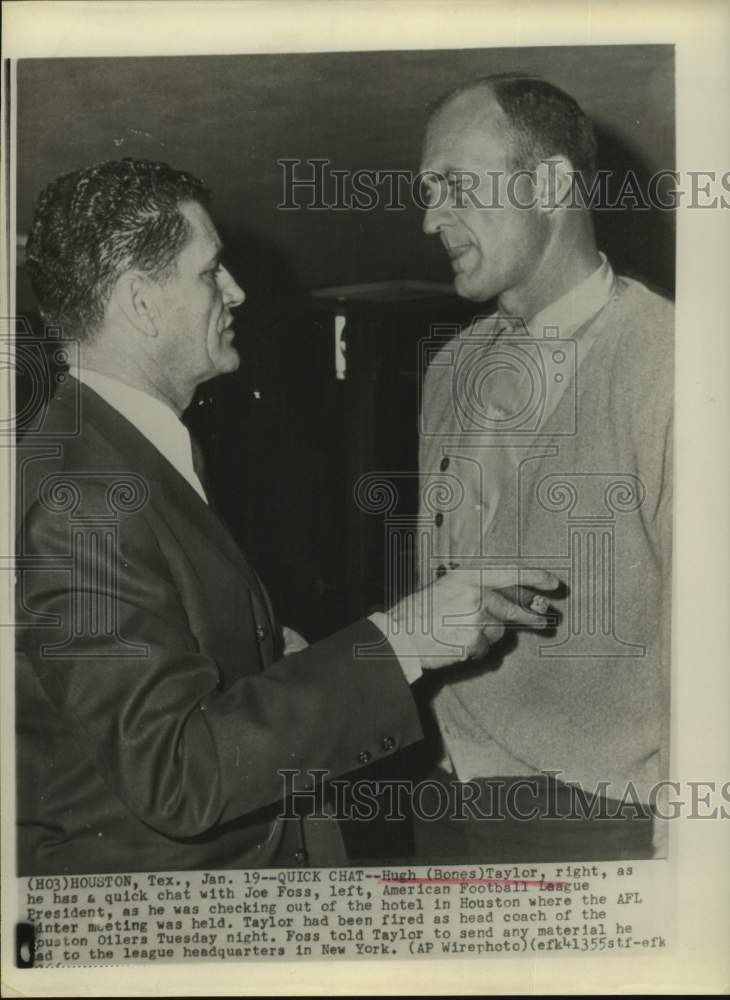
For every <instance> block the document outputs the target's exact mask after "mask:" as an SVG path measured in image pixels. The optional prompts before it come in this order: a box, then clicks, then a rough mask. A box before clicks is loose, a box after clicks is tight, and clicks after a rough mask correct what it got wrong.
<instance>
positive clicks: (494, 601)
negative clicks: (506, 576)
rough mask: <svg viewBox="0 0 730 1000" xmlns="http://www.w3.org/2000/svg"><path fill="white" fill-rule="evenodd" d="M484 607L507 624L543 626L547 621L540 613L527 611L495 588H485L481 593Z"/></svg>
mask: <svg viewBox="0 0 730 1000" xmlns="http://www.w3.org/2000/svg"><path fill="white" fill-rule="evenodd" d="M482 599H483V601H484V605H483V606H484V608H485V609H486V611H488V612H489V614H490V615H491V616H492V617H493V618H496V619H497V620H498V621H502V622H506V623H507V624H508V625H532V626H543V625H546V624H547V622H546V620H545V618H544V617H542V616H541V615H538V614H535V612H534V611H527V610H526V609H525V608H523V607H521V606H520V605H519V604H516V603H514V602H513V601H510V600H508V599H507V598H506V597H504V596H503V595H502V594H499V593H497V591H496V590H485V591H484V592H483V593H482Z"/></svg>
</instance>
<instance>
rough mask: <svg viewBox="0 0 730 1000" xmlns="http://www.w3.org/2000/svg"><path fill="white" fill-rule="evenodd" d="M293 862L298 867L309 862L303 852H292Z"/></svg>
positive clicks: (305, 853)
mask: <svg viewBox="0 0 730 1000" xmlns="http://www.w3.org/2000/svg"><path fill="white" fill-rule="evenodd" d="M294 860H295V861H296V863H297V864H298V865H303V864H304V863H305V861H308V860H309V855H308V854H307V852H306V851H305V850H299V851H294Z"/></svg>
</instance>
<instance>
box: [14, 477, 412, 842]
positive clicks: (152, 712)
mask: <svg viewBox="0 0 730 1000" xmlns="http://www.w3.org/2000/svg"><path fill="white" fill-rule="evenodd" d="M84 493H85V499H84V506H85V511H86V512H90V513H91V514H93V513H94V511H95V509H96V510H103V509H104V503H105V499H104V494H105V487H104V486H103V484H96V485H95V484H94V483H93V482H90V483H87V484H86V486H85V491H84ZM115 546H116V552H117V554H118V558H117V559H116V560H115V563H116V569H115V570H114V571H110V561H109V559H108V556H105V555H104V553H103V551H102V550H101V548H100V547H99V546H98V545H97V546H93V545H89V546H87V548H86V550H85V551H84V552H83V553H82V554H81V556H80V557H78V558H77V559H76V560H75V564H74V568H73V570H69V521H68V514H63V513H58V514H55V513H53V512H49V511H48V510H47V509H41V507H40V506H39V504H38V503H37V502H36V504H35V505H34V506H33V507H32V508H31V509H30V510H29V512H28V513H27V515H26V518H25V523H24V532H23V548H24V554H25V555H26V556H30V557H33V556H34V555H38V556H42V557H43V562H44V568H43V569H42V570H38V571H29V572H27V573H24V574H23V585H22V594H21V606H22V608H23V610H24V612H25V618H26V621H27V620H28V617H30V618H32V619H33V621H34V622H35V623H36V624H35V625H30V626H29V625H26V626H24V627H22V629H21V634H22V638H21V645H22V647H23V649H24V651H25V652H26V654H27V655H28V657H29V659H30V660H31V663H32V666H33V669H34V671H35V673H36V676H37V678H38V680H39V682H40V684H41V686H42V688H43V690H44V692H45V695H46V697H47V698H48V699H49V700H50V701H51V702H52V703H53V705H54V706H55V709H56V710H57V711H58V712H59V713H60V714H61V716H62V717H63V718H64V719H65V720H66V722H67V723H68V729H69V733H70V734H71V738H73V739H75V740H76V741H77V743H78V744H79V745H80V747H81V749H82V750H83V752H84V753H85V754H86V755H87V756H88V757H89V758H90V759H91V760H92V761H93V762H94V764H95V766H96V768H97V769H98V771H99V772H100V773H101V774H102V776H103V778H104V781H105V782H106V784H107V785H108V787H110V789H111V790H112V791H113V792H114V794H115V795H116V796H118V797H119V799H121V800H122V801H123V802H124V803H125V805H126V806H127V808H128V809H130V810H131V812H132V813H134V815H136V816H137V817H138V818H139V819H141V820H142V821H143V822H144V823H146V824H148V825H149V826H150V827H152V828H153V829H156V830H158V831H159V832H161V833H163V834H166V835H168V836H173V837H189V836H196V835H198V834H200V833H203V832H204V831H206V830H209V829H210V828H211V827H213V826H214V825H215V824H217V823H220V822H222V821H226V820H229V819H235V818H237V817H240V816H243V815H245V814H247V813H249V812H251V811H253V810H256V809H258V808H261V807H263V806H266V805H268V804H271V803H273V802H276V801H278V800H279V799H281V798H282V797H283V795H284V789H285V786H284V782H283V779H282V777H281V776H280V775H279V773H278V771H279V769H289V770H291V769H301V770H303V771H306V770H308V769H318V770H326V771H328V772H329V777H335V776H337V775H339V774H342V773H345V772H347V771H350V770H353V769H356V768H358V767H360V766H362V765H363V764H365V763H368V762H369V761H375V760H377V759H378V758H381V757H384V756H387V755H388V754H389V753H392V752H393V751H394V750H397V749H398V748H399V747H401V746H404V745H407V744H409V743H412V742H414V741H416V740H417V739H419V738H420V737H421V730H420V725H419V722H418V716H417V712H416V708H415V704H414V701H413V698H412V696H411V693H410V689H409V687H408V684H407V682H406V680H405V678H404V676H403V673H402V670H401V669H400V667H399V665H398V661H397V658H396V657H395V656H394V654H393V652H392V650H391V649H390V647H389V645H388V644H387V642H383V643H381V644H380V646H379V650H380V654H379V655H375V656H368V657H366V658H363V657H362V656H358V655H357V652H356V647H357V646H358V645H371V646H375V645H377V644H378V642H379V640H381V639H382V638H383V637H382V635H381V633H380V632H379V630H378V629H377V628H376V627H375V626H374V625H372V624H371V623H370V622H367V621H361V622H358V623H356V624H355V625H352V626H350V627H349V628H347V629H345V630H343V631H342V632H339V633H337V634H336V635H334V636H331V637H330V638H328V639H326V640H324V641H323V642H319V643H317V644H315V645H313V646H311V647H309V648H308V649H306V650H304V651H303V652H301V653H297V654H294V655H293V656H290V657H288V658H287V659H286V660H280V661H278V662H276V663H274V664H272V665H270V666H269V667H268V668H267V669H265V670H261V664H260V660H259V649H258V648H257V646H256V643H255V642H253V643H252V644H251V645H250V646H249V645H246V646H245V648H241V649H240V661H241V670H240V674H239V673H236V675H235V677H233V678H231V677H230V676H229V677H228V678H227V679H224V678H223V677H222V674H221V670H220V669H219V664H217V663H216V661H215V659H214V658H213V657H212V656H211V655H209V654H207V653H206V651H205V650H204V649H201V647H200V645H199V642H198V639H197V638H196V635H195V634H194V632H193V630H192V628H191V626H190V623H189V620H188V616H187V614H186V610H185V608H184V606H183V602H182V600H181V595H180V589H179V587H178V586H177V584H176V581H175V579H174V578H173V574H172V571H171V568H170V563H169V561H168V559H167V558H166V556H165V553H164V552H163V550H162V547H161V545H160V540H159V537H158V535H157V533H156V531H155V530H154V527H153V524H152V523H151V522H150V519H149V517H148V516H146V515H144V516H143V515H142V514H139V513H138V514H130V515H124V516H122V517H121V518H120V520H119V527H118V536H117V542H116V543H115ZM54 559H57V560H58V570H56V569H54V568H53V566H52V563H53V561H54ZM49 563H50V564H51V566H50V568H49ZM69 573H70V577H71V580H70V585H69ZM222 586H225V583H222ZM241 589H242V597H245V595H246V590H245V587H242V588H241ZM242 604H243V605H244V606H242V607H241V614H242V615H246V614H250V608H249V607H246V606H245V600H242ZM38 615H41V616H43V617H42V618H38V617H37V616H38ZM39 623H41V624H39ZM236 654H238V651H237V650H236Z"/></svg>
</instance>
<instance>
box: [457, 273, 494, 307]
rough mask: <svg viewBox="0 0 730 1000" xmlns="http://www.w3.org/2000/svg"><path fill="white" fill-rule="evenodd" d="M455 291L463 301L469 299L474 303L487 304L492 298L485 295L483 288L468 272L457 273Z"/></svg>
mask: <svg viewBox="0 0 730 1000" xmlns="http://www.w3.org/2000/svg"><path fill="white" fill-rule="evenodd" d="M454 291H455V292H456V294H457V295H458V296H459V297H460V298H462V299H469V300H470V301H472V302H486V301H487V299H489V298H492V296H490V295H485V294H484V289H483V286H482V285H480V283H479V282H478V281H476V280H475V279H474V277H473V276H472V275H470V274H469V273H468V272H466V271H457V273H456V274H455V275H454Z"/></svg>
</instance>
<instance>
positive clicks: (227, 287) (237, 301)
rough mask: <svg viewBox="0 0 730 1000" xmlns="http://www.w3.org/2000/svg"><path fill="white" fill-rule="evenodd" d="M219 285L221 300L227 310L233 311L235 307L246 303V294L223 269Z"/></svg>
mask: <svg viewBox="0 0 730 1000" xmlns="http://www.w3.org/2000/svg"><path fill="white" fill-rule="evenodd" d="M221 285H222V289H221V290H222V292H223V299H224V301H225V303H226V305H227V306H228V307H229V308H231V309H235V308H236V306H240V305H241V304H242V303H243V302H245V301H246V293H245V292H244V290H243V289H242V288H241V286H240V285H239V284H238V282H237V281H236V279H235V278H234V277H233V275H232V274H231V272H230V271H229V270H228V269H227V268H225V267H224V268H223V275H222V281H221Z"/></svg>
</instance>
